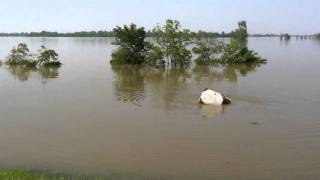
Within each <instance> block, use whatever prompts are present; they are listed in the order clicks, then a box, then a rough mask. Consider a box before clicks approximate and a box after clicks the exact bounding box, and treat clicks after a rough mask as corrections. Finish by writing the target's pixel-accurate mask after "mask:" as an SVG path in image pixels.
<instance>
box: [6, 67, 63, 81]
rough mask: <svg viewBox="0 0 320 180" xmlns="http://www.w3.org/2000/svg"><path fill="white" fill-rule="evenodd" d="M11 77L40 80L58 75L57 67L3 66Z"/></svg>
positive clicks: (20, 79) (23, 79) (21, 79)
mask: <svg viewBox="0 0 320 180" xmlns="http://www.w3.org/2000/svg"><path fill="white" fill-rule="evenodd" d="M3 68H5V69H6V70H7V71H8V72H9V73H10V74H11V75H12V76H13V77H15V78H16V79H18V80H19V81H27V80H29V78H31V77H34V78H40V80H41V82H43V83H46V82H47V80H49V79H53V78H57V77H59V67H49V66H46V67H30V66H21V65H14V66H3Z"/></svg>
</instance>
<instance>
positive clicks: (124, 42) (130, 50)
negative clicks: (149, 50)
mask: <svg viewBox="0 0 320 180" xmlns="http://www.w3.org/2000/svg"><path fill="white" fill-rule="evenodd" d="M114 32H115V33H116V43H117V44H119V45H120V47H119V48H118V49H117V50H116V51H114V52H113V53H112V55H111V56H112V59H111V61H110V62H111V63H112V64H142V63H144V62H145V51H146V48H145V46H146V45H147V42H145V40H144V39H145V36H146V32H145V30H144V28H143V27H140V28H137V26H136V25H135V24H130V26H126V25H124V26H123V27H119V26H117V27H116V28H115V29H114Z"/></svg>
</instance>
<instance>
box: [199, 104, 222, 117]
mask: <svg viewBox="0 0 320 180" xmlns="http://www.w3.org/2000/svg"><path fill="white" fill-rule="evenodd" d="M199 108H200V111H201V115H202V116H203V117H204V118H213V117H216V116H218V115H220V114H222V113H223V112H224V109H225V106H217V105H204V104H199Z"/></svg>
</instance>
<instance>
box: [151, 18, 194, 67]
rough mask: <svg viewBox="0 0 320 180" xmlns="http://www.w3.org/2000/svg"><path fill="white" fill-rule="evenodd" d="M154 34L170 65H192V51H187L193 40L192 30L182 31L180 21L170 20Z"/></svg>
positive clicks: (158, 27) (157, 28) (155, 30)
mask: <svg viewBox="0 0 320 180" xmlns="http://www.w3.org/2000/svg"><path fill="white" fill-rule="evenodd" d="M154 32H155V34H156V40H157V43H158V44H159V45H160V47H161V50H162V52H163V54H164V56H165V57H166V60H167V62H168V63H171V64H173V65H188V64H190V63H191V57H192V56H191V51H190V50H188V49H187V46H188V45H189V44H190V42H191V38H192V34H191V31H190V30H188V29H181V25H180V22H179V21H177V20H171V19H168V20H167V21H166V24H165V25H164V26H163V27H160V26H159V25H158V26H157V27H156V28H155V29H154Z"/></svg>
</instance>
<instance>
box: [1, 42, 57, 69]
mask: <svg viewBox="0 0 320 180" xmlns="http://www.w3.org/2000/svg"><path fill="white" fill-rule="evenodd" d="M4 63H5V64H6V65H10V66H13V65H21V66H28V67H36V66H39V67H45V66H60V65H61V62H60V61H59V60H58V53H57V52H55V51H54V50H52V49H47V48H46V47H45V46H41V47H40V49H38V51H37V53H36V54H32V53H30V52H29V48H28V46H27V44H25V43H20V44H18V46H17V47H13V48H12V49H11V51H10V54H9V55H8V57H6V59H5V61H4Z"/></svg>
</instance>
